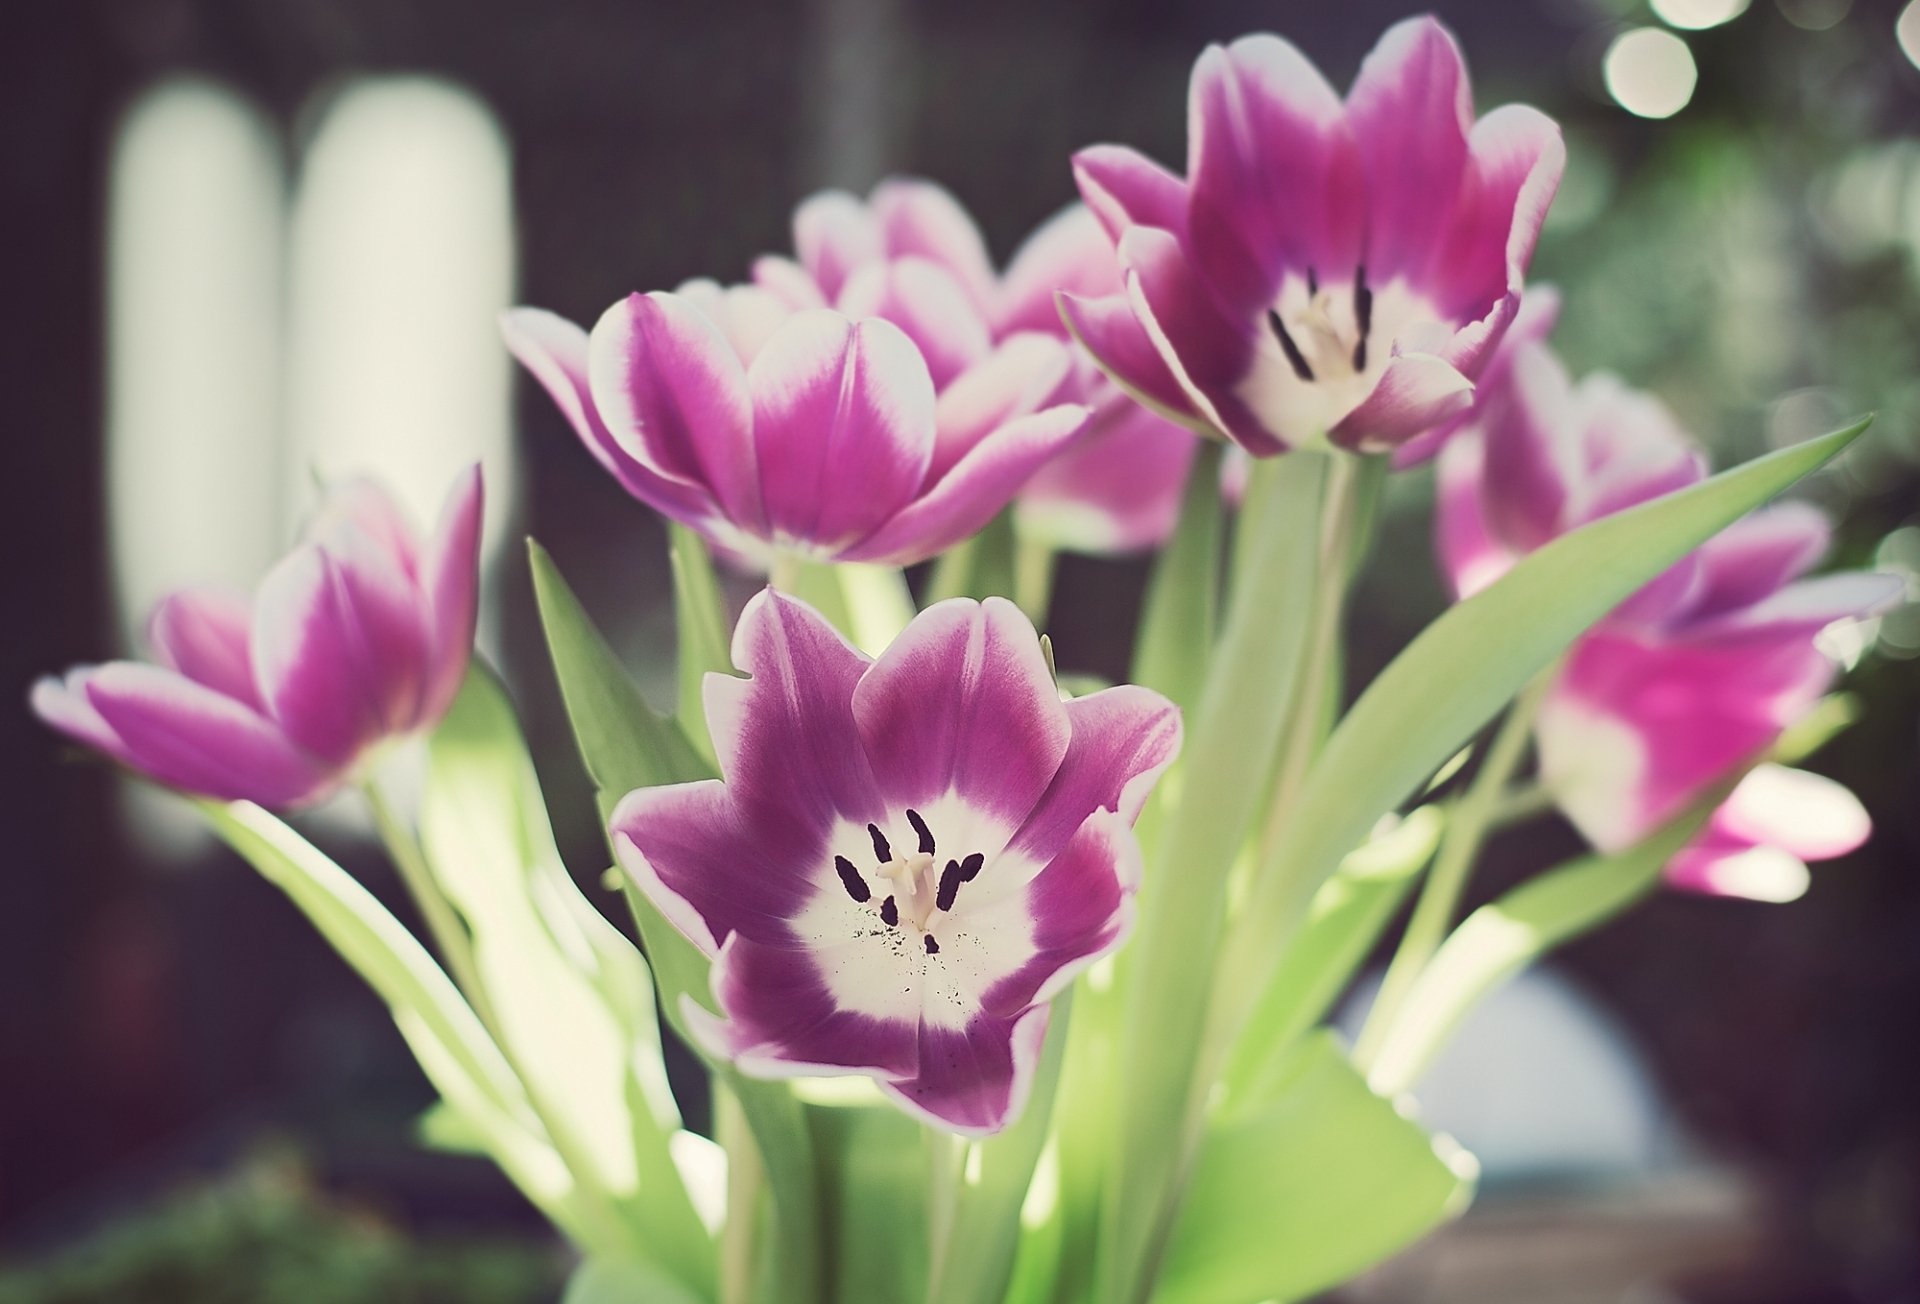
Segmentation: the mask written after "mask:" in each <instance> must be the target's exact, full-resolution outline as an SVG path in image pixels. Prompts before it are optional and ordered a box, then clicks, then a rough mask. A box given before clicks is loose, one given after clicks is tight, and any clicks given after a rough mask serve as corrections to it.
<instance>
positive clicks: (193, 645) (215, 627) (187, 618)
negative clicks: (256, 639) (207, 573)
mask: <svg viewBox="0 0 1920 1304" xmlns="http://www.w3.org/2000/svg"><path fill="white" fill-rule="evenodd" d="M252 623H253V603H252V602H251V601H250V600H249V599H248V598H247V597H246V596H245V595H243V594H239V593H228V592H226V591H224V590H217V589H183V590H181V591H179V592H177V593H170V594H168V595H167V596H166V597H165V598H162V599H161V601H160V605H159V606H157V607H155V608H154V610H153V618H152V620H151V621H149V622H148V625H147V639H148V641H149V642H150V643H152V644H153V654H154V659H155V660H157V661H159V662H160V664H161V665H163V666H165V667H167V668H168V669H169V670H177V671H179V672H180V673H181V674H183V675H185V676H186V677H187V678H188V679H191V680H193V681H194V682H195V683H197V684H204V685H206V686H207V687H208V688H211V689H212V690H213V691H214V692H216V693H223V694H225V695H226V696H228V697H231V698H233V699H235V700H236V701H239V702H243V703H245V704H246V705H247V706H250V707H252V708H253V709H254V710H256V711H258V710H260V709H261V702H260V694H259V692H258V691H257V690H256V688H255V687H254V682H253V663H252V661H251V660H250V659H249V658H248V654H247V640H248V636H249V630H250V629H251V627H252Z"/></svg>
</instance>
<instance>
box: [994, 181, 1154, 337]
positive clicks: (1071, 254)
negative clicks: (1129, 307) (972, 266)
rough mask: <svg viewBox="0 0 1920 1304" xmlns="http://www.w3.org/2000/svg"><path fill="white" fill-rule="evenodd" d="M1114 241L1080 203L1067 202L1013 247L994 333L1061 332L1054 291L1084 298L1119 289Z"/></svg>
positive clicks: (996, 308) (997, 301)
mask: <svg viewBox="0 0 1920 1304" xmlns="http://www.w3.org/2000/svg"><path fill="white" fill-rule="evenodd" d="M1123 288H1124V287H1123V285H1122V282H1121V280H1120V262H1119V260H1118V258H1116V257H1115V256H1114V252H1113V242H1112V241H1111V240H1109V239H1108V238H1107V234H1106V232H1105V231H1103V230H1102V229H1101V227H1100V223H1099V221H1098V219H1096V218H1095V217H1094V215H1093V212H1092V211H1091V210H1090V209H1088V207H1087V206H1086V205H1085V204H1070V205H1068V206H1067V207H1066V208H1063V209H1061V210H1060V211H1059V212H1058V213H1055V214H1054V215H1053V216H1052V217H1050V218H1048V219H1047V220H1046V221H1045V222H1044V223H1042V224H1041V225H1040V227H1039V228H1038V229H1036V230H1035V231H1034V233H1033V234H1032V235H1030V236H1028V237H1027V238H1026V240H1025V242H1024V243H1022V244H1021V246H1020V248H1019V249H1017V250H1015V251H1014V255H1013V258H1012V260H1011V261H1010V262H1008V264H1007V271H1006V275H1005V276H1003V277H1002V278H1001V280H1000V290H999V294H998V297H997V299H996V302H995V305H994V311H993V328H994V332H995V333H996V334H998V335H1003V336H1004V335H1008V334H1011V333H1013V332H1015V331H1040V332H1043V333H1045V334H1048V335H1060V334H1063V333H1065V329H1066V328H1065V327H1064V326H1063V325H1062V324H1061V321H1060V310H1059V309H1058V308H1057V307H1056V306H1055V305H1054V295H1055V293H1056V292H1058V291H1063V290H1064V291H1066V292H1068V293H1071V294H1077V295H1080V296H1082V297H1086V298H1098V297H1100V296H1102V295H1107V294H1118V293H1120V292H1121V290H1122V289H1123Z"/></svg>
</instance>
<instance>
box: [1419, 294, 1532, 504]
mask: <svg viewBox="0 0 1920 1304" xmlns="http://www.w3.org/2000/svg"><path fill="white" fill-rule="evenodd" d="M1559 319H1560V292H1559V291H1558V290H1556V289H1555V288H1554V287H1553V286H1551V285H1534V286H1529V287H1528V289H1527V292H1526V294H1525V296H1524V297H1522V299H1521V300H1520V306H1519V309H1518V310H1517V311H1516V312H1515V313H1514V316H1513V321H1512V323H1511V324H1510V325H1509V326H1508V327H1507V329H1506V331H1505V333H1503V334H1502V335H1501V337H1500V339H1499V341H1498V343H1496V344H1495V345H1494V347H1493V350H1492V352H1491V353H1489V354H1488V355H1487V356H1486V358H1485V359H1484V360H1483V361H1482V362H1481V365H1480V373H1479V375H1478V376H1477V377H1476V378H1475V380H1476V384H1475V389H1474V407H1473V409H1472V410H1471V411H1469V412H1468V413H1467V414H1466V416H1465V417H1462V418H1459V419H1456V420H1454V421H1449V422H1446V423H1444V424H1442V425H1438V426H1435V427H1434V428H1433V429H1432V430H1429V431H1427V432H1426V433H1425V434H1423V435H1417V436H1415V437H1414V438H1412V439H1409V440H1408V441H1407V442H1406V443H1404V444H1402V445H1400V447H1398V448H1396V449H1394V450H1393V469H1394V470H1396V471H1404V470H1406V469H1407V468H1408V467H1412V466H1418V465H1420V463H1422V462H1424V461H1426V460H1427V459H1428V458H1430V457H1432V456H1433V455H1434V454H1436V453H1438V452H1439V451H1440V448H1441V446H1442V445H1444V444H1445V443H1446V442H1447V440H1449V439H1450V438H1452V437H1453V434H1454V432H1456V431H1457V430H1459V429H1460V428H1461V426H1462V425H1463V424H1465V423H1466V422H1467V421H1469V420H1472V419H1473V418H1474V417H1475V416H1476V415H1477V414H1478V413H1479V412H1480V410H1481V409H1482V407H1483V406H1484V405H1485V404H1487V403H1488V402H1489V401H1490V399H1492V397H1493V396H1495V395H1498V394H1500V393H1501V392H1502V391H1503V390H1504V389H1505V388H1506V386H1507V384H1508V383H1509V381H1508V377H1509V375H1510V374H1511V372H1512V369H1513V364H1514V360H1515V359H1516V358H1517V357H1518V355H1519V354H1520V353H1521V352H1522V351H1523V350H1524V349H1525V347H1526V346H1527V345H1530V344H1543V343H1545V342H1546V339H1547V336H1548V335H1549V334H1551V333H1552V331H1553V327H1554V323H1555V322H1557V321H1558V320H1559ZM1455 365H1456V367H1457V366H1458V365H1459V364H1458V363H1456V364H1455ZM1462 374H1471V373H1468V372H1463V373H1462Z"/></svg>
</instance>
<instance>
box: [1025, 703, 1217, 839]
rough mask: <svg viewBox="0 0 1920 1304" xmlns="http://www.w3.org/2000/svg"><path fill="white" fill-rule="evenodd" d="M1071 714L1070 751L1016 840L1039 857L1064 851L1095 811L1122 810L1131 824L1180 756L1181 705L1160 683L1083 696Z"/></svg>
mask: <svg viewBox="0 0 1920 1304" xmlns="http://www.w3.org/2000/svg"><path fill="white" fill-rule="evenodd" d="M1066 718H1067V721H1068V724H1069V726H1070V729H1071V734H1070V741H1069V743H1068V746H1067V751H1066V755H1065V756H1064V757H1063V758H1062V759H1061V760H1060V763H1059V767H1058V769H1057V770H1056V772H1055V773H1054V775H1053V781H1052V783H1051V784H1049V785H1048V786H1047V791H1046V794H1045V795H1044V796H1043V797H1042V798H1041V799H1040V801H1039V803H1038V804H1037V805H1035V806H1034V807H1033V810H1032V813H1031V814H1029V815H1028V816H1027V818H1026V821H1025V822H1024V823H1023V824H1022V825H1021V826H1020V831H1019V832H1018V833H1017V834H1015V835H1014V838H1013V841H1012V843H1011V844H1010V850H1012V851H1015V852H1018V853H1019V854H1021V855H1023V856H1025V857H1027V858H1029V859H1031V860H1034V861H1037V862H1044V861H1047V860H1049V859H1051V858H1052V857H1053V856H1055V855H1057V854H1058V853H1059V851H1060V848H1061V847H1063V846H1065V845H1066V843H1067V840H1068V839H1069V838H1071V837H1073V836H1074V834H1075V833H1076V831H1077V830H1079V828H1080V827H1081V825H1083V824H1085V823H1086V821H1087V819H1088V817H1089V816H1091V815H1092V814H1093V813H1094V812H1095V811H1098V810H1111V811H1118V812H1119V814H1120V816H1121V817H1122V818H1123V819H1124V820H1125V821H1126V823H1127V824H1128V825H1131V824H1132V823H1133V821H1134V819H1135V818H1136V817H1137V816H1138V815H1139V814H1140V808H1141V806H1142V805H1143V804H1144V803H1145V802H1146V800H1147V794H1148V793H1150V792H1152V791H1153V785H1154V784H1155V783H1156V782H1157V781H1158V780H1159V778H1160V775H1161V773H1162V772H1163V771H1165V769H1166V768H1167V766H1169V765H1171V764H1173V760H1174V757H1176V756H1178V755H1179V754H1180V737H1181V725H1180V711H1179V709H1178V708H1177V707H1175V706H1174V705H1173V703H1171V702H1169V701H1168V700H1167V699H1166V698H1164V697H1162V696H1161V695H1160V694H1158V693H1156V692H1154V691H1153V690H1152V689H1148V688H1140V687H1137V686H1135V685H1132V684H1125V685H1122V686H1120V687H1118V688H1107V689H1102V690H1101V691H1100V692H1097V693H1090V694H1088V695H1087V696H1086V697H1076V698H1074V699H1073V700H1072V701H1071V702H1068V703H1067V704H1066Z"/></svg>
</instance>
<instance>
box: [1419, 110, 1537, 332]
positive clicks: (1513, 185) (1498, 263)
mask: <svg viewBox="0 0 1920 1304" xmlns="http://www.w3.org/2000/svg"><path fill="white" fill-rule="evenodd" d="M1467 151H1468V157H1467V164H1466V173H1465V176H1464V178H1463V179H1462V181H1461V183H1460V192H1459V195H1458V197H1457V198H1456V200H1455V203H1454V210H1453V220H1452V224H1451V229H1450V230H1449V231H1448V233H1447V236H1446V239H1445V242H1444V243H1443V244H1442V246H1441V248H1440V252H1439V256H1438V257H1437V258H1436V259H1435V261H1434V262H1433V263H1432V265H1431V266H1430V267H1429V269H1428V273H1427V276H1426V278H1425V282H1424V285H1425V288H1426V290H1427V291H1428V293H1429V294H1431V295H1432V296H1433V299H1434V302H1435V303H1436V305H1437V306H1438V307H1439V308H1440V310H1441V311H1442V312H1445V313H1447V314H1448V315H1449V316H1452V317H1454V318H1455V319H1456V320H1471V319H1473V318H1477V317H1480V316H1482V315H1484V314H1485V313H1486V312H1487V311H1488V309H1489V308H1490V307H1491V306H1492V305H1493V304H1494V303H1495V302H1496V301H1497V300H1498V299H1499V298H1500V297H1501V296H1502V295H1503V294H1506V293H1509V292H1517V291H1518V290H1519V288H1520V285H1521V281H1522V279H1523V277H1524V275H1525V273H1526V268H1527V264H1528V263H1529V262H1531V261H1532V259H1533V249H1534V245H1535V244H1537V243H1538V242H1539V239H1540V228H1541V226H1542V224H1544V223H1545V221H1546V218H1547V209H1548V207H1549V206H1550V205H1551V204H1552V203H1553V196H1554V193H1555V192H1556V191H1557V190H1558V189H1559V187H1560V174H1561V173H1562V171H1564V170H1565V167H1566V157H1567V151H1566V146H1565V144H1563V143H1562V141H1561V139H1560V127H1559V125H1558V124H1557V123H1555V122H1554V121H1553V120H1552V119H1551V118H1549V117H1547V116H1546V115H1545V114H1543V113H1541V112H1540V111H1539V110H1537V109H1532V108H1529V107H1527V106H1525V105H1521V104H1509V105H1505V106H1503V107H1501V108H1498V109H1495V110H1493V112H1491V113H1489V114H1487V116H1486V117H1484V118H1482V119H1480V121H1479V122H1477V123H1475V124H1474V127H1473V131H1472V134H1471V135H1470V136H1469V138H1468V142H1467Z"/></svg>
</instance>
